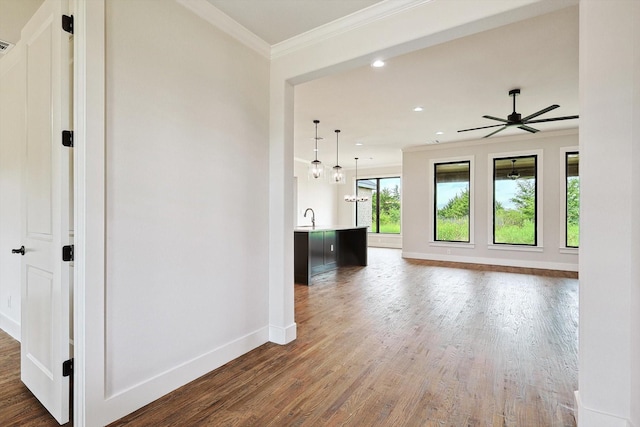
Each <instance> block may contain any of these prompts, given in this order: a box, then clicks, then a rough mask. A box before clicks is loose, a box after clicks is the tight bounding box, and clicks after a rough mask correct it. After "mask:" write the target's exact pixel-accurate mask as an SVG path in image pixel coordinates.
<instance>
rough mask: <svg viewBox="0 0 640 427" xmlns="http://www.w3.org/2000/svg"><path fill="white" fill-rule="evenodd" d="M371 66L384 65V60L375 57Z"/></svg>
mask: <svg viewBox="0 0 640 427" xmlns="http://www.w3.org/2000/svg"><path fill="white" fill-rule="evenodd" d="M371 66H372V67H374V68H380V67H384V61H383V60H382V59H376V60H375V61H373V62H372V63H371Z"/></svg>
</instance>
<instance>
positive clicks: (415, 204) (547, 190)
mask: <svg viewBox="0 0 640 427" xmlns="http://www.w3.org/2000/svg"><path fill="white" fill-rule="evenodd" d="M547 135H550V134H549V133H547ZM551 135H552V136H542V134H536V135H531V134H525V135H514V136H508V137H497V138H496V137H493V138H491V139H486V140H478V141H469V142H467V143H456V144H451V145H447V144H442V145H426V146H424V147H417V148H412V149H407V150H405V152H404V153H403V210H402V225H403V235H404V239H403V256H404V257H407V258H421V259H433V260H445V261H459V262H471V263H480V264H495V265H508V266H522V267H532V268H548V269H556V270H569V271H577V269H578V254H577V251H572V250H566V249H563V247H564V232H563V229H562V224H563V222H564V215H563V214H562V204H563V203H564V192H563V185H564V184H563V176H564V175H563V170H564V164H563V163H562V161H561V159H562V155H561V150H562V148H566V147H575V146H577V145H578V134H577V131H576V130H573V131H558V132H555V133H553V134H551ZM537 150H541V152H540V154H539V157H538V164H539V166H538V167H539V170H538V186H539V191H540V190H541V191H542V193H541V194H542V197H540V196H539V200H538V205H539V206H540V203H542V206H541V209H539V212H538V224H539V225H538V247H537V248H535V249H534V248H523V247H517V248H514V247H505V246H498V245H492V244H490V243H491V242H492V240H493V237H492V236H493V235H492V233H493V231H492V222H491V221H492V211H491V206H492V196H493V190H492V187H491V183H492V179H491V176H492V170H491V168H490V160H489V159H490V156H492V155H496V154H500V155H503V154H506V153H514V155H518V154H517V153H520V154H524V153H533V152H534V151H537ZM467 156H472V157H473V160H472V168H473V169H474V172H475V174H474V176H473V177H472V178H471V181H472V183H471V185H472V195H471V197H472V209H473V211H474V213H473V215H472V220H473V221H474V227H473V230H472V233H473V234H472V235H471V236H470V240H471V242H470V243H469V244H466V243H444V242H433V221H434V218H433V217H434V213H433V181H432V176H433V171H432V164H431V163H430V162H432V161H452V160H453V159H459V158H461V157H467ZM539 194H540V193H539ZM540 215H541V217H540ZM572 252H573V253H572Z"/></svg>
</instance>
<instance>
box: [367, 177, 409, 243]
mask: <svg viewBox="0 0 640 427" xmlns="http://www.w3.org/2000/svg"><path fill="white" fill-rule="evenodd" d="M356 185H358V192H359V194H360V195H365V194H367V193H368V196H369V201H367V202H358V204H357V207H356V218H357V224H358V225H366V226H369V232H370V233H387V234H400V194H401V184H400V178H399V177H393V178H369V179H359V180H358V182H357V183H356Z"/></svg>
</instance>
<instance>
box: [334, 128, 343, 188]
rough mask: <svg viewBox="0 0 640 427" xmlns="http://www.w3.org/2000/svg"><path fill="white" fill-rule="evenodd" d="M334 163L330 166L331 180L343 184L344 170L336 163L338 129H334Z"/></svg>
mask: <svg viewBox="0 0 640 427" xmlns="http://www.w3.org/2000/svg"><path fill="white" fill-rule="evenodd" d="M335 132H336V165H335V166H334V167H333V168H332V174H331V182H332V183H334V184H344V182H345V179H344V172H342V166H340V164H339V163H338V135H339V134H340V129H336V130H335Z"/></svg>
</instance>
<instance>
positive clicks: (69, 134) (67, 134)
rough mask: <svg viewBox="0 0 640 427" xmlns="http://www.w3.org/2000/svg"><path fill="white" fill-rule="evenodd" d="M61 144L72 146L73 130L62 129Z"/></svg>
mask: <svg viewBox="0 0 640 427" xmlns="http://www.w3.org/2000/svg"><path fill="white" fill-rule="evenodd" d="M62 145H64V146H65V147H73V131H72V130H63V131H62Z"/></svg>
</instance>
